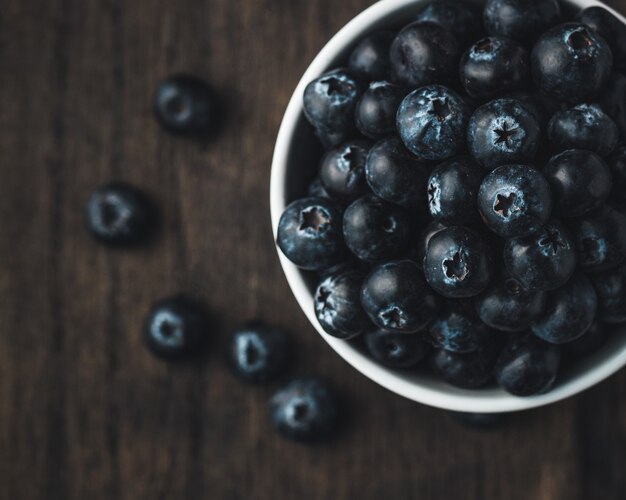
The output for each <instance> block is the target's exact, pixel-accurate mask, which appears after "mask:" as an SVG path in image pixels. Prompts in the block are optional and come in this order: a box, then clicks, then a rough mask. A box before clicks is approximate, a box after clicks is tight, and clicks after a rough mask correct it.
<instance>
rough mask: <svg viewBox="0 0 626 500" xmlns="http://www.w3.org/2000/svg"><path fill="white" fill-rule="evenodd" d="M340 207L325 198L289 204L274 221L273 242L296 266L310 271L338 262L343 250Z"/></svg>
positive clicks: (343, 252)
mask: <svg viewBox="0 0 626 500" xmlns="http://www.w3.org/2000/svg"><path fill="white" fill-rule="evenodd" d="M342 224H343V213H342V209H341V207H339V205H337V203H335V202H334V201H332V200H329V199H327V198H303V199H301V200H296V201H294V202H293V203H291V204H289V205H288V206H287V208H286V209H285V211H284V212H283V214H282V215H281V216H280V222H279V223H278V236H277V238H276V243H277V244H278V246H279V247H280V249H281V250H282V252H283V254H284V255H285V257H287V258H288V259H289V260H290V261H291V262H293V263H294V264H295V265H296V266H298V267H301V268H303V269H309V270H312V271H316V270H322V269H325V268H328V267H330V266H332V265H333V264H338V263H339V262H341V260H342V257H343V256H344V254H345V251H344V249H345V247H344V243H343V231H342Z"/></svg>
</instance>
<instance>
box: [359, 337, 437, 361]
mask: <svg viewBox="0 0 626 500" xmlns="http://www.w3.org/2000/svg"><path fill="white" fill-rule="evenodd" d="M364 339H365V346H366V347H367V350H368V352H369V354H370V356H372V358H374V359H375V360H376V361H378V362H379V363H380V364H382V365H385V366H388V367H389V368H411V367H412V366H415V365H416V364H418V363H419V362H420V361H422V359H424V358H425V357H426V355H427V354H428V352H429V346H428V343H427V342H426V341H425V340H424V336H423V335H420V334H416V335H406V334H404V333H393V332H389V331H387V330H382V329H379V330H372V331H370V332H368V333H366V334H365V338H364Z"/></svg>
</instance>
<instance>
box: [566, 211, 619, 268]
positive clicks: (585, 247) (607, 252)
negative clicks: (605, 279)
mask: <svg viewBox="0 0 626 500" xmlns="http://www.w3.org/2000/svg"><path fill="white" fill-rule="evenodd" d="M572 229H573V231H574V238H575V240H576V246H577V248H578V256H579V261H580V265H581V266H582V268H583V269H584V270H585V271H603V270H606V269H611V268H614V267H617V266H619V265H620V264H621V263H622V262H624V260H625V259H626V215H625V214H623V213H621V212H618V211H617V210H614V209H612V208H610V207H608V206H604V207H601V208H599V209H598V210H596V211H594V212H591V213H588V214H586V215H584V216H583V217H580V218H577V219H574V220H573V221H572Z"/></svg>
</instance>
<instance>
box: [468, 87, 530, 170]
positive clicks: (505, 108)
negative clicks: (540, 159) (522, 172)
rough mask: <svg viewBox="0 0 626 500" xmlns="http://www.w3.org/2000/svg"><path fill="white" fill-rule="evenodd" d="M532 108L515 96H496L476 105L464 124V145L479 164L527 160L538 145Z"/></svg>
mask: <svg viewBox="0 0 626 500" xmlns="http://www.w3.org/2000/svg"><path fill="white" fill-rule="evenodd" d="M540 138H541V126H540V123H539V121H538V119H537V115H536V113H535V111H534V110H533V109H532V108H530V107H529V106H528V105H526V104H524V103H523V102H521V101H518V100H515V99H497V100H495V101H491V102H488V103H487V104H483V105H482V106H481V107H479V108H478V109H477V110H476V111H474V114H473V115H472V117H471V118H470V121H469V125H468V127H467V145H468V148H469V150H470V152H471V153H472V156H473V157H474V158H475V159H476V161H478V163H480V164H481V165H482V166H483V167H485V168H486V169H488V170H493V169H494V168H496V167H499V166H500V165H507V164H511V163H525V162H530V161H532V160H533V159H534V158H535V155H536V154H537V151H538V150H539V146H540Z"/></svg>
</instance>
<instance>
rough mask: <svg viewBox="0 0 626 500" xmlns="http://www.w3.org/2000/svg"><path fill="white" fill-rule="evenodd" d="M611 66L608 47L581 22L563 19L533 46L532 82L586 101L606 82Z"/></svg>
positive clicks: (558, 96)
mask: <svg viewBox="0 0 626 500" xmlns="http://www.w3.org/2000/svg"><path fill="white" fill-rule="evenodd" d="M612 67H613V56H612V54H611V49H610V48H609V46H608V45H607V43H606V42H605V41H604V39H603V38H602V37H601V36H600V35H598V34H597V33H596V32H595V31H593V30H591V29H589V28H588V27H587V26H585V25H584V24H579V23H566V24H561V25H559V26H557V27H555V28H552V29H551V30H549V31H547V32H546V33H544V34H543V35H542V36H541V38H540V39H539V41H538V42H537V43H536V44H535V46H534V47H533V51H532V54H531V70H532V75H533V79H534V82H535V85H536V86H537V87H538V88H539V89H540V90H541V91H542V92H544V93H545V94H547V95H549V96H551V97H553V98H555V99H558V100H560V101H564V102H574V103H576V102H589V101H591V100H593V99H594V98H596V97H597V96H598V94H599V93H600V91H601V90H602V87H603V86H604V85H605V84H606V83H607V81H608V79H609V76H610V74H611V68H612Z"/></svg>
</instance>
